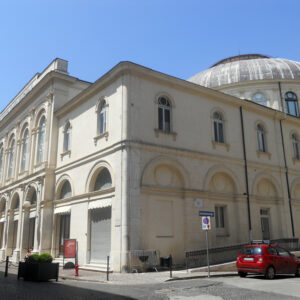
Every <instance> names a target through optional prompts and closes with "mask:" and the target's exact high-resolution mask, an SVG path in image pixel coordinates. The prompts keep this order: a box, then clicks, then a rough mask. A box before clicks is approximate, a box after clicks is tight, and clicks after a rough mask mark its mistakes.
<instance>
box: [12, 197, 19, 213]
mask: <svg viewBox="0 0 300 300" xmlns="http://www.w3.org/2000/svg"><path fill="white" fill-rule="evenodd" d="M19 206H20V198H19V195H17V196H15V197H14V199H13V203H12V206H11V208H12V209H14V210H16V209H18V208H19Z"/></svg>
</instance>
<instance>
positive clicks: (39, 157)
mask: <svg viewBox="0 0 300 300" xmlns="http://www.w3.org/2000/svg"><path fill="white" fill-rule="evenodd" d="M42 121H43V124H42ZM38 124H39V126H38V129H37V132H38V134H37V147H36V150H37V151H36V163H37V164H42V163H43V162H45V141H46V126H47V119H46V116H45V115H42V116H41V117H40V119H39V123H38ZM42 134H43V135H42ZM41 136H42V138H41ZM41 145H42V147H41Z"/></svg>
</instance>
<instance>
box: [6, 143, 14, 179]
mask: <svg viewBox="0 0 300 300" xmlns="http://www.w3.org/2000/svg"><path fill="white" fill-rule="evenodd" d="M8 151H9V152H8V172H7V177H8V178H12V176H13V168H14V157H15V140H14V139H13V140H12V141H11V143H10V147H9V150H8Z"/></svg>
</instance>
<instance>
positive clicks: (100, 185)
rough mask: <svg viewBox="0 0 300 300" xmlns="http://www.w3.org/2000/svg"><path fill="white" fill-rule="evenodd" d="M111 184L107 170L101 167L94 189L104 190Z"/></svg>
mask: <svg viewBox="0 0 300 300" xmlns="http://www.w3.org/2000/svg"><path fill="white" fill-rule="evenodd" d="M111 185H112V181H111V176H110V173H109V171H108V170H107V169H106V168H104V169H102V170H101V171H100V172H99V174H98V176H97V178H96V181H95V185H94V191H98V190H104V189H108V188H110V187H111Z"/></svg>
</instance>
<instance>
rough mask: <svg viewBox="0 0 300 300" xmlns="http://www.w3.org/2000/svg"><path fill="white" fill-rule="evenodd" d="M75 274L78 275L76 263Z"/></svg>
mask: <svg viewBox="0 0 300 300" xmlns="http://www.w3.org/2000/svg"><path fill="white" fill-rule="evenodd" d="M75 276H78V265H77V264H76V265H75Z"/></svg>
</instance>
